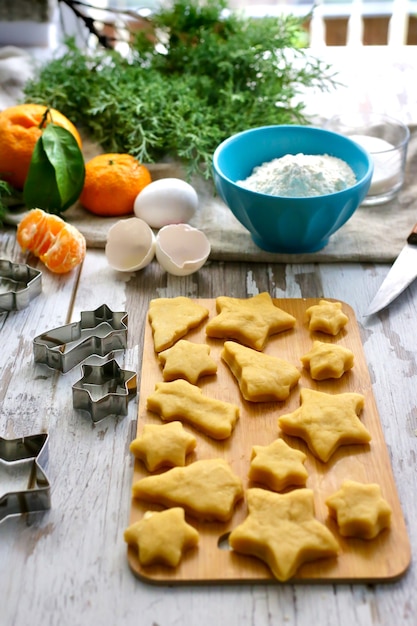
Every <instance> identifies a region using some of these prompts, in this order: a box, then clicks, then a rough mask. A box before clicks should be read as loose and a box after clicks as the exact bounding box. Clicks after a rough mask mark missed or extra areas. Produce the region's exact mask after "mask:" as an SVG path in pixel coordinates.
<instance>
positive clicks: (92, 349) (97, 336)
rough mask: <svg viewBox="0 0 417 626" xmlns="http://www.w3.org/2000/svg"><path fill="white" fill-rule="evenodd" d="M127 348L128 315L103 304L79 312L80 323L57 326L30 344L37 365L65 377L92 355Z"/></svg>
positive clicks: (104, 354)
mask: <svg viewBox="0 0 417 626" xmlns="http://www.w3.org/2000/svg"><path fill="white" fill-rule="evenodd" d="M126 347H127V313H126V311H121V312H114V311H112V310H111V309H110V308H109V307H108V306H107V305H106V304H102V305H101V306H99V307H98V308H97V309H95V310H94V311H82V312H81V316H80V321H78V322H72V323H70V324H66V325H65V326H59V327H58V328H54V329H52V330H49V331H47V332H45V333H42V334H41V335H38V336H37V337H35V339H34V340H33V353H34V358H35V362H36V363H45V364H46V365H48V367H50V368H52V369H56V370H59V371H60V372H62V373H64V374H65V373H66V372H68V371H69V370H71V369H72V368H73V367H75V366H76V365H78V364H80V363H81V362H82V361H85V359H87V358H88V357H90V356H92V355H98V356H101V357H103V356H106V355H108V354H109V353H111V352H113V351H115V350H124V349H125V348H126Z"/></svg>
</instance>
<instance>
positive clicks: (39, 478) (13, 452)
mask: <svg viewBox="0 0 417 626" xmlns="http://www.w3.org/2000/svg"><path fill="white" fill-rule="evenodd" d="M47 444H48V435H47V433H42V434H39V435H30V436H27V437H20V438H19V439H3V437H0V470H1V475H2V480H1V491H0V522H2V521H3V520H4V519H5V518H6V517H9V516H10V515H19V514H24V513H32V512H35V511H46V510H48V509H50V508H51V494H50V485H49V481H48V478H47V476H46V474H45V466H46V464H47V462H48V446H47Z"/></svg>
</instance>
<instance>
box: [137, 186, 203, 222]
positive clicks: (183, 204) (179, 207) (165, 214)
mask: <svg viewBox="0 0 417 626" xmlns="http://www.w3.org/2000/svg"><path fill="white" fill-rule="evenodd" d="M197 208H198V195H197V192H196V190H195V189H194V187H192V186H191V185H190V184H189V183H187V182H186V181H185V180H182V179H181V178H160V179H158V180H155V181H153V182H152V183H149V185H146V187H144V189H142V191H141V192H140V193H139V194H138V195H137V196H136V199H135V202H134V206H133V210H134V213H135V215H136V217H138V218H140V219H142V220H144V221H145V222H146V223H147V224H149V226H151V227H152V228H162V227H163V226H166V225H167V224H179V223H181V224H185V223H187V222H189V221H190V219H191V218H192V217H193V215H194V214H195V212H196V211H197Z"/></svg>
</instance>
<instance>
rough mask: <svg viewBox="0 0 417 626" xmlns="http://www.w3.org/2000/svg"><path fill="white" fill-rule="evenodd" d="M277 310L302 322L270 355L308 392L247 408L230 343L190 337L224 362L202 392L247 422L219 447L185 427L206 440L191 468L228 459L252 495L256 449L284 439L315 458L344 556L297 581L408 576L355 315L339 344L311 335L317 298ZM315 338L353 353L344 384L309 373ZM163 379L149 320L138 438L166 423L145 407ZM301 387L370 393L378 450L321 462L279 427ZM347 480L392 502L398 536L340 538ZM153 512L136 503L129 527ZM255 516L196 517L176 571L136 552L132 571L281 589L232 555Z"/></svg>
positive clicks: (141, 470)
mask: <svg viewBox="0 0 417 626" xmlns="http://www.w3.org/2000/svg"><path fill="white" fill-rule="evenodd" d="M198 302H199V303H200V304H202V305H203V306H206V307H207V308H208V309H209V311H210V318H211V317H213V316H214V315H215V314H216V305H215V300H198ZM274 302H275V304H276V305H277V306H279V307H281V308H282V309H284V310H285V311H287V312H289V313H291V314H292V315H294V316H295V317H296V319H297V323H296V326H295V328H294V329H293V330H290V331H286V332H284V333H281V334H278V335H276V336H274V337H272V338H271V339H270V340H269V342H268V344H267V346H266V348H265V350H264V352H266V353H268V354H271V355H276V356H279V357H280V358H284V359H286V360H288V361H290V362H291V363H293V364H294V365H295V366H296V367H299V369H300V372H301V378H300V381H299V385H298V386H297V387H296V388H295V389H294V390H293V391H292V393H291V395H290V397H289V398H288V400H286V401H285V402H270V403H257V404H253V403H249V402H246V401H245V400H244V399H243V398H242V396H241V394H240V390H239V388H238V386H237V383H236V380H235V378H234V377H233V376H232V374H231V372H230V370H229V369H228V367H227V366H226V365H225V363H224V362H223V361H222V360H221V358H220V352H221V349H222V346H223V341H221V340H213V339H208V338H207V337H206V334H205V324H203V325H201V327H199V328H198V329H196V330H193V331H191V332H190V333H189V334H188V335H187V337H186V338H187V339H189V340H191V341H195V342H207V343H208V344H209V346H210V354H211V356H212V357H213V358H214V359H215V360H216V362H217V363H218V372H217V375H215V376H209V377H204V378H201V379H200V381H199V386H200V387H201V388H202V389H203V393H204V394H206V395H208V396H210V397H215V398H219V399H222V400H225V401H227V402H231V403H235V404H238V405H239V407H240V419H239V420H238V423H237V425H236V428H235V430H234V432H233V433H232V436H231V437H230V438H229V439H228V440H225V441H214V440H213V439H211V438H209V437H207V436H205V435H203V434H201V433H199V432H198V431H196V430H193V429H192V428H191V427H189V426H187V425H185V428H186V429H187V430H189V431H190V432H193V434H194V435H195V436H196V438H197V447H196V449H195V452H194V453H192V454H191V455H190V456H189V457H187V462H188V463H191V462H192V461H194V460H198V459H205V458H215V457H223V458H225V459H226V460H227V461H228V462H229V463H231V465H232V468H233V471H234V472H235V473H237V474H238V475H239V476H240V477H241V479H242V481H243V485H244V488H247V487H249V486H253V485H250V484H249V481H248V478H247V474H248V469H249V462H250V456H251V450H252V446H253V445H268V444H269V443H271V442H272V441H274V440H275V439H276V438H277V437H279V436H282V437H283V438H284V439H285V441H286V442H287V443H289V444H290V445H291V446H292V447H295V448H298V449H300V450H302V451H303V452H304V453H305V454H306V455H307V461H306V463H305V467H306V469H307V471H308V480H307V485H306V486H307V487H308V488H310V489H313V491H314V498H315V509H316V517H317V518H318V520H320V521H321V522H323V523H324V524H326V526H327V527H328V528H329V529H330V530H331V531H332V533H333V534H334V535H335V537H336V539H337V540H338V542H339V544H340V554H339V556H338V557H337V558H331V559H322V560H317V561H314V562H312V563H309V564H305V565H303V566H302V567H301V568H300V569H299V570H298V572H297V575H296V577H295V578H293V579H291V581H292V582H293V581H298V582H300V581H305V582H307V581H310V582H311V581H316V582H320V581H323V582H340V583H342V582H384V581H392V580H394V579H396V578H399V577H400V576H401V575H402V574H404V572H405V571H406V569H407V567H408V565H409V563H410V559H411V551H410V544H409V539H408V535H407V530H406V526H405V522H404V518H403V514H402V510H401V506H400V502H399V499H398V494H397V489H396V485H395V481H394V478H393V474H392V469H391V463H390V458H389V455H388V451H387V447H386V444H385V440H384V434H383V431H382V428H381V423H380V419H379V415H378V411H377V407H376V403H375V399H374V396H373V392H372V385H371V381H370V376H369V372H368V368H367V364H366V360H365V356H364V352H363V347H362V343H361V339H360V334H359V328H358V324H357V321H356V317H355V314H354V311H353V310H352V308H351V307H350V306H348V305H347V304H346V303H343V311H344V312H345V313H346V314H347V315H348V316H349V322H348V324H347V325H346V327H345V329H344V330H343V331H341V332H340V333H339V335H338V336H337V337H336V338H332V337H330V336H328V335H323V334H322V333H311V332H310V331H309V330H308V327H307V322H306V313H305V311H306V309H307V308H308V307H309V306H311V305H312V304H317V303H318V299H277V300H274ZM314 339H319V340H322V341H334V342H336V343H339V344H340V345H344V346H346V347H347V348H350V349H351V350H352V351H353V353H354V355H355V365H354V367H353V369H352V370H351V371H350V372H347V373H346V374H344V375H343V377H342V378H341V379H340V380H327V381H322V382H315V381H313V380H312V379H311V378H310V376H309V374H308V372H307V371H306V370H304V369H303V368H302V366H301V362H300V357H301V356H302V355H303V354H305V353H306V352H308V351H309V350H310V348H311V345H312V341H313V340H314ZM161 380H162V371H161V368H160V365H159V363H158V361H157V358H156V355H155V352H154V347H153V339H152V332H151V327H150V324H149V322H148V323H147V326H146V330H145V342H144V350H143V362H142V373H141V383H140V396H139V407H138V426H137V435H138V436H140V434H141V432H142V429H143V426H144V425H145V424H148V423H155V424H158V423H159V424H161V423H162V421H161V419H160V418H159V416H158V415H156V414H153V413H151V412H149V411H147V409H146V399H147V397H148V396H149V395H150V394H151V393H152V392H153V391H154V388H155V383H156V382H158V381H161ZM302 387H309V388H311V389H317V390H319V391H323V392H326V393H343V392H357V393H361V394H363V395H364V396H365V408H364V410H363V411H362V414H361V415H360V418H361V420H362V421H363V423H364V425H365V426H366V428H367V429H368V430H369V432H370V433H371V436H372V441H371V443H370V445H350V446H343V447H341V448H339V450H338V451H336V453H335V454H334V455H333V456H332V457H331V459H330V460H329V461H328V462H327V463H322V462H320V461H319V460H317V459H316V458H315V457H314V456H313V455H312V454H311V453H310V451H309V450H308V448H307V446H306V445H305V444H304V442H303V441H302V440H301V439H298V438H296V437H287V436H283V434H282V433H280V431H279V428H278V425H277V419H278V417H279V416H280V415H282V414H284V413H289V412H292V411H293V410H295V409H296V408H298V407H299V404H300V389H301V388H302ZM394 454H395V451H394ZM148 475H149V473H148V472H147V470H146V468H145V466H144V465H143V464H142V463H141V462H140V461H138V460H136V461H135V466H134V476H133V482H136V481H137V480H139V479H141V478H143V477H145V476H148ZM346 478H349V479H352V480H356V481H359V482H364V483H367V482H372V483H378V484H379V485H380V486H381V489H382V495H383V497H384V498H385V499H386V500H387V501H388V502H389V504H390V506H391V507H392V511H393V513H392V523H391V528H390V529H386V530H384V531H383V532H382V533H380V535H379V536H378V537H377V538H376V539H374V540H372V541H365V540H359V539H346V538H343V537H342V536H341V535H339V533H338V531H337V526H336V524H335V522H334V521H333V520H331V519H329V516H328V509H327V506H326V505H325V499H326V498H327V497H328V496H329V495H331V494H332V493H334V492H335V491H336V490H337V489H338V488H339V486H340V484H341V482H342V481H343V480H344V479H346ZM258 486H259V485H258ZM147 510H161V507H158V506H156V505H150V504H148V503H146V502H142V501H139V500H137V499H134V498H132V505H131V518H130V523H134V522H135V521H138V520H139V519H141V518H142V517H143V515H144V513H145V512H146V511H147ZM246 514H247V509H246V504H245V500H242V501H241V502H240V503H239V504H238V505H237V507H236V509H235V512H234V514H233V517H232V519H231V520H230V521H229V522H228V523H217V522H216V523H211V522H198V521H197V520H195V519H193V518H189V519H187V521H188V522H189V523H190V524H192V525H193V526H194V527H195V528H196V529H197V530H198V532H199V534H200V541H199V546H198V548H196V549H192V550H190V551H188V552H186V554H185V555H184V557H183V559H182V561H181V563H180V564H179V566H178V567H177V568H175V569H170V568H168V567H164V566H159V565H158V566H156V565H155V566H148V567H143V566H141V564H140V562H139V559H138V553H137V550H136V549H135V548H133V547H131V546H129V547H128V552H127V556H128V562H129V565H130V567H131V569H132V570H133V572H134V573H135V574H136V575H137V576H139V577H140V578H141V579H144V580H146V581H148V582H155V583H169V584H173V583H198V582H200V583H208V582H250V583H254V582H259V583H265V582H268V581H269V582H273V581H275V579H274V577H273V576H272V575H271V572H270V570H269V568H268V567H267V566H266V565H265V564H264V563H263V562H262V561H260V560H259V559H256V558H254V557H249V556H245V555H239V554H237V553H235V552H233V551H232V550H230V549H229V545H228V541H227V537H228V533H230V531H231V530H232V529H233V528H235V527H236V526H237V525H238V524H239V523H240V522H241V521H242V520H243V519H244V518H245V517H246Z"/></svg>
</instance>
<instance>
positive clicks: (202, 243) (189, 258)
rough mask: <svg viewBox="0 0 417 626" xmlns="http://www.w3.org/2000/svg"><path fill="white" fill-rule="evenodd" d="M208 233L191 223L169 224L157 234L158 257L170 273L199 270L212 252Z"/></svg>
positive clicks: (176, 273) (186, 273)
mask: <svg viewBox="0 0 417 626" xmlns="http://www.w3.org/2000/svg"><path fill="white" fill-rule="evenodd" d="M210 249H211V247H210V242H209V240H208V239H207V237H206V235H205V234H204V233H203V232H202V231H201V230H198V229H197V228H194V227H193V226H190V225H189V224H169V225H167V226H164V227H163V228H161V230H160V231H159V233H158V234H157V236H156V250H155V253H156V258H157V260H158V262H159V264H160V265H161V266H162V267H163V268H164V270H166V271H167V272H168V273H169V274H173V275H174V276H187V275H188V274H193V273H194V272H196V271H197V270H199V269H200V268H201V267H202V266H203V265H204V263H205V262H206V261H207V259H208V256H209V254H210Z"/></svg>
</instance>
